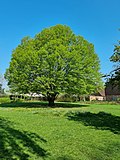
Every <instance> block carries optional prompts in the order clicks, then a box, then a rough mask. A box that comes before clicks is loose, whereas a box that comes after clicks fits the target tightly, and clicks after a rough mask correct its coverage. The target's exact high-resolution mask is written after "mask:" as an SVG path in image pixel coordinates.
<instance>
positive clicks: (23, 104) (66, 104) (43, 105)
mask: <svg viewBox="0 0 120 160" xmlns="http://www.w3.org/2000/svg"><path fill="white" fill-rule="evenodd" d="M0 107H4V108H6V107H7V108H13V107H14V108H15V107H23V108H47V107H49V106H48V102H46V101H45V102H12V103H1V104H0ZM59 107H61V108H76V107H77V108H80V107H88V105H86V104H80V103H70V102H56V103H55V106H53V108H59Z"/></svg>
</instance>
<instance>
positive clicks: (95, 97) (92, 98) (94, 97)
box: [89, 96, 105, 101]
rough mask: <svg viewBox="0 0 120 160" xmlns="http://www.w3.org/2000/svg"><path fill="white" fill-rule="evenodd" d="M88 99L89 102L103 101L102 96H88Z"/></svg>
mask: <svg viewBox="0 0 120 160" xmlns="http://www.w3.org/2000/svg"><path fill="white" fill-rule="evenodd" d="M89 99H90V101H96V100H98V101H103V100H105V97H103V96H90V97H89Z"/></svg>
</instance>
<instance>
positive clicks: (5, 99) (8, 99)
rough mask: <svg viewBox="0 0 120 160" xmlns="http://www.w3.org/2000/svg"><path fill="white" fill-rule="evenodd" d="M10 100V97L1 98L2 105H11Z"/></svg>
mask: <svg viewBox="0 0 120 160" xmlns="http://www.w3.org/2000/svg"><path fill="white" fill-rule="evenodd" d="M9 102H10V98H9V97H0V103H9Z"/></svg>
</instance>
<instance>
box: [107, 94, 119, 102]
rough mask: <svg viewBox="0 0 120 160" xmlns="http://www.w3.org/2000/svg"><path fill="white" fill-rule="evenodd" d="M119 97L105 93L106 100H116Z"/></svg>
mask: <svg viewBox="0 0 120 160" xmlns="http://www.w3.org/2000/svg"><path fill="white" fill-rule="evenodd" d="M118 99H120V95H106V100H107V101H117V100H118Z"/></svg>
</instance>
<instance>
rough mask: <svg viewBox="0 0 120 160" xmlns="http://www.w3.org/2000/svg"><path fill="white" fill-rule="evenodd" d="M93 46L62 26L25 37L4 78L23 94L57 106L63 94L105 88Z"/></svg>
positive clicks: (16, 50) (81, 92)
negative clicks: (60, 95)
mask: <svg viewBox="0 0 120 160" xmlns="http://www.w3.org/2000/svg"><path fill="white" fill-rule="evenodd" d="M99 69H100V65H99V59H98V56H97V54H96V53H95V51H94V46H93V45H92V44H91V43H89V42H88V41H86V40H85V39H84V38H83V37H81V36H76V35H75V34H74V33H73V32H72V30H71V29H70V28H69V27H67V26H63V25H56V26H54V27H50V28H47V29H44V30H43V31H42V32H40V33H39V34H37V35H36V36H35V37H34V38H33V39H31V38H29V37H25V38H24V39H23V40H22V41H21V44H20V45H18V47H17V48H16V49H15V50H14V51H13V53H12V59H11V62H10V66H9V68H8V69H7V70H6V74H5V77H6V79H7V80H8V85H9V87H10V88H11V89H12V90H13V91H16V92H20V93H30V92H32V93H33V92H36V93H40V92H41V93H42V94H44V95H46V97H47V99H48V101H49V105H50V106H52V105H54V100H55V98H56V96H57V95H58V94H59V93H61V92H64V93H70V94H79V95H81V94H90V93H93V92H94V91H96V89H98V88H100V87H101V86H102V81H101V74H100V72H99Z"/></svg>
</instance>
